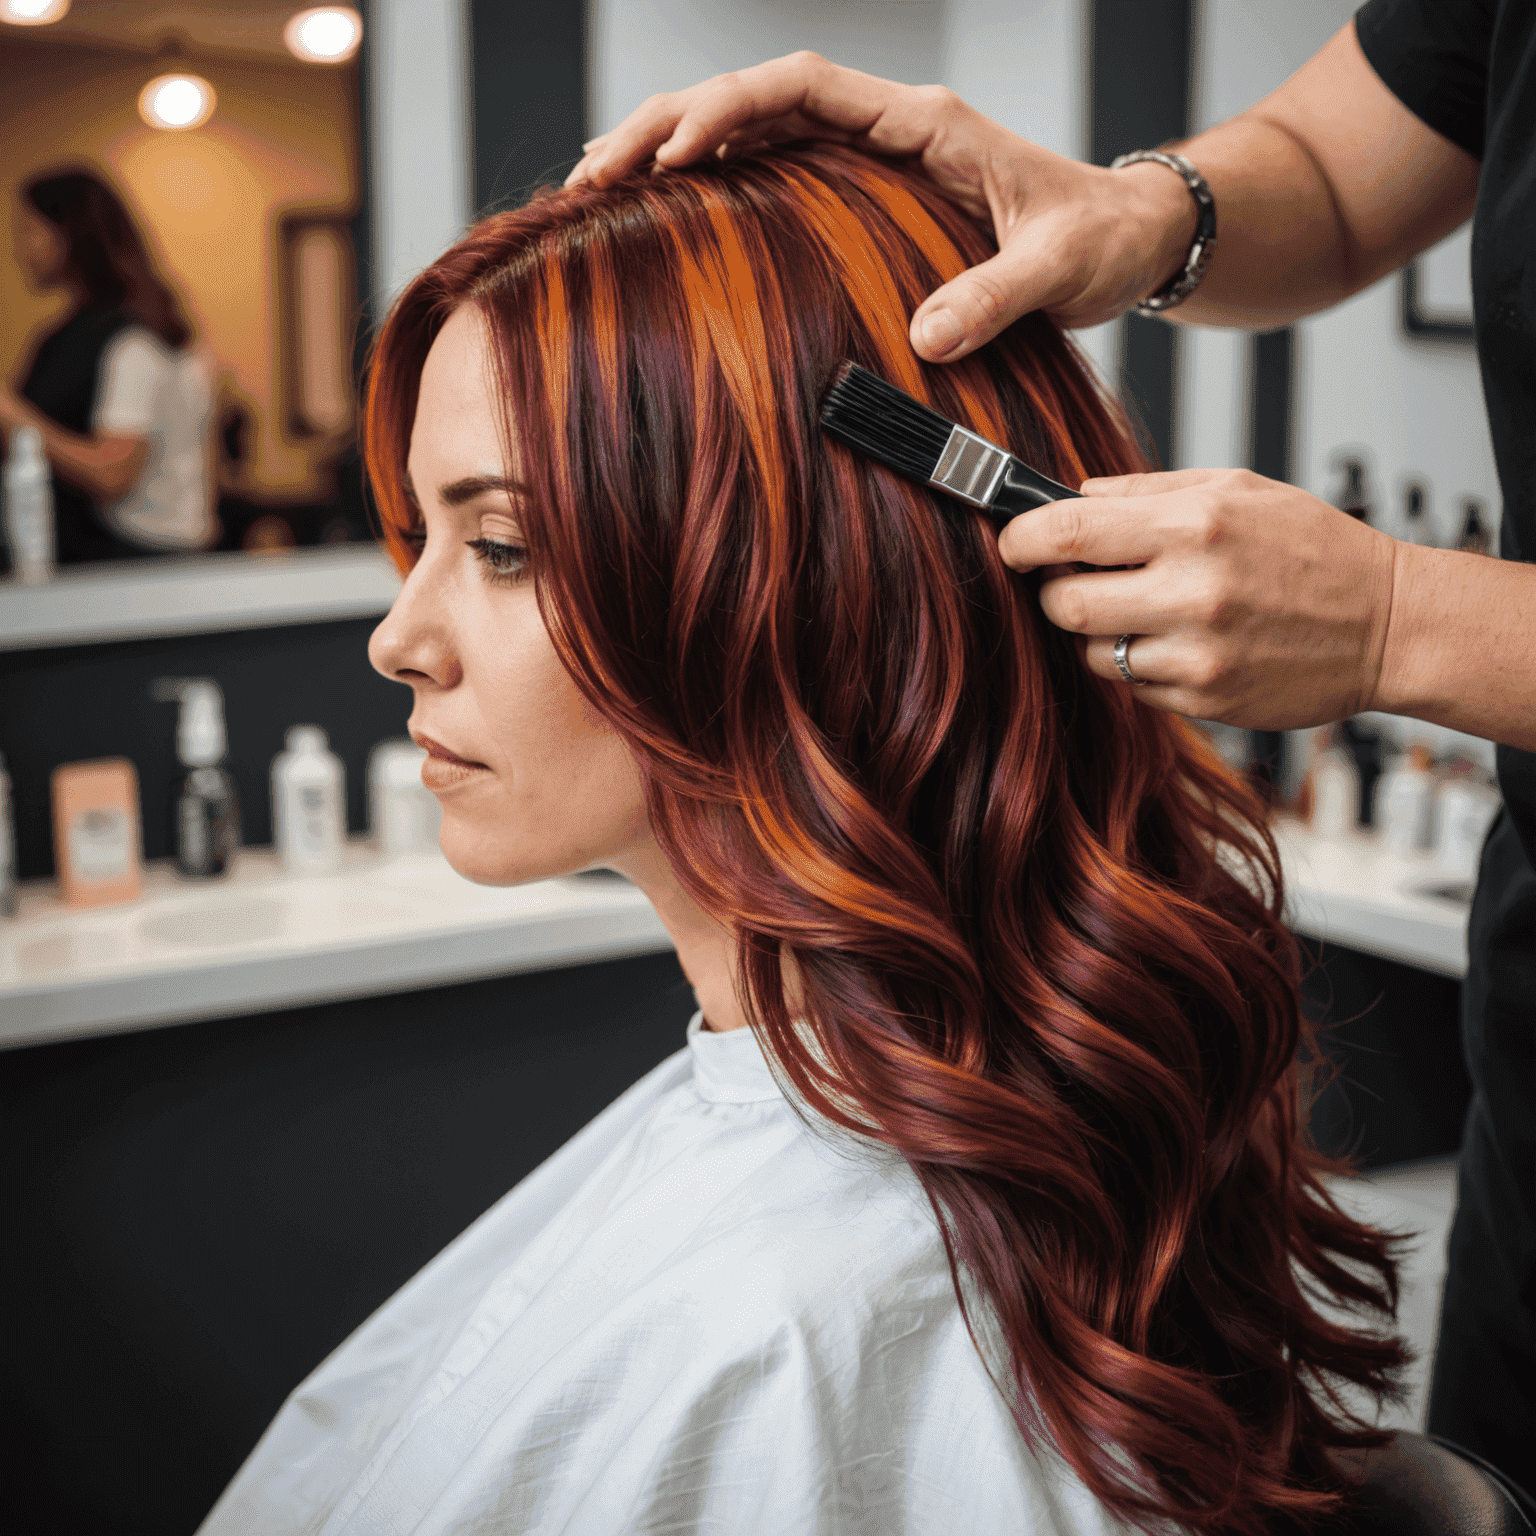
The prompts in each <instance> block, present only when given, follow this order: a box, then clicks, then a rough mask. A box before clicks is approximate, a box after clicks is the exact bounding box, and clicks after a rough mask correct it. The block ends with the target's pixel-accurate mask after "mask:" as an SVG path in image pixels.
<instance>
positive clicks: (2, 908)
mask: <svg viewBox="0 0 1536 1536" xmlns="http://www.w3.org/2000/svg"><path fill="white" fill-rule="evenodd" d="M15 915H16V820H15V817H14V816H13V815H12V813H11V776H10V774H8V773H7V772H6V771H5V758H4V756H3V755H0V917H15Z"/></svg>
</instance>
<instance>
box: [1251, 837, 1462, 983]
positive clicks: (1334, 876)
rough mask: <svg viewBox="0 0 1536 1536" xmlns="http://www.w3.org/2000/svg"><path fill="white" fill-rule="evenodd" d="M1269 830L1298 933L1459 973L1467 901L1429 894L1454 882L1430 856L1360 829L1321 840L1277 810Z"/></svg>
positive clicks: (1445, 972)
mask: <svg viewBox="0 0 1536 1536" xmlns="http://www.w3.org/2000/svg"><path fill="white" fill-rule="evenodd" d="M1274 830H1275V841H1276V842H1277V843H1278V844H1279V846H1280V860H1281V865H1282V867H1283V870H1284V874H1285V897H1286V917H1287V920H1288V921H1289V923H1290V925H1291V927H1292V928H1293V929H1295V931H1296V932H1297V933H1302V934H1305V935H1306V936H1307V937H1308V938H1313V939H1324V940H1326V941H1328V942H1329V943H1333V944H1343V945H1345V946H1347V947H1348V948H1350V949H1359V950H1364V951H1365V952H1366V953H1367V954H1372V955H1381V956H1383V957H1384V958H1386V959H1388V960H1401V961H1403V962H1404V963H1405V964H1407V965H1414V966H1417V967H1419V969H1420V970H1425V971H1436V972H1438V973H1439V974H1440V975H1442V976H1464V975H1465V974H1466V971H1467V915H1468V912H1469V910H1470V908H1469V906H1468V904H1467V903H1465V902H1461V901H1448V900H1446V899H1445V898H1444V897H1441V896H1434V895H1430V894H1428V892H1429V891H1430V890H1432V889H1433V888H1435V887H1437V886H1440V887H1444V886H1445V885H1447V884H1448V883H1453V882H1452V879H1451V877H1449V876H1447V875H1446V874H1445V873H1443V872H1442V871H1441V870H1440V869H1439V867H1438V866H1437V865H1436V863H1435V861H1434V859H1433V858H1432V857H1431V856H1430V855H1428V854H1425V855H1423V856H1421V857H1415V858H1405V857H1403V856H1401V855H1398V854H1394V853H1391V852H1389V851H1388V850H1387V849H1386V848H1384V847H1383V846H1382V845H1381V843H1380V841H1379V840H1378V839H1377V838H1375V837H1373V836H1369V835H1366V834H1361V833H1355V834H1352V835H1350V836H1348V837H1344V838H1337V839H1333V838H1330V839H1326V840H1325V839H1322V838H1318V837H1314V836H1313V835H1312V833H1311V831H1310V830H1309V829H1308V828H1307V827H1306V826H1305V825H1304V824H1303V823H1301V822H1298V821H1293V820H1291V819H1290V818H1289V817H1283V816H1282V817H1278V818H1276V820H1275V823H1274Z"/></svg>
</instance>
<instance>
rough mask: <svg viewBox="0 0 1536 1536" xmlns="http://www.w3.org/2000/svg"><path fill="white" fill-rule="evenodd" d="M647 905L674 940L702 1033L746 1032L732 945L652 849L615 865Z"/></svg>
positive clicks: (725, 932)
mask: <svg viewBox="0 0 1536 1536" xmlns="http://www.w3.org/2000/svg"><path fill="white" fill-rule="evenodd" d="M613 867H614V868H615V869H617V870H618V871H619V873H620V874H622V875H625V876H627V877H628V878H629V879H630V880H632V881H633V882H634V883H635V884H636V885H637V886H639V887H640V889H641V890H642V891H644V892H645V894H646V896H647V897H648V898H649V899H650V903H651V905H652V906H653V907H655V909H656V915H657V916H658V917H659V918H660V919H661V921H662V923H663V924H664V925H665V927H666V930H667V932H668V933H670V934H671V935H672V942H673V943H674V944H675V945H676V946H677V958H678V962H679V963H680V964H681V965H682V968H683V975H685V976H686V977H687V978H688V980H689V982H690V983H691V984H692V986H693V995H694V996H695V997H696V998H697V999H698V1003H699V1007H700V1008H701V1009H703V1011H704V1027H705V1028H706V1029H708V1030H711V1031H712V1032H714V1033H715V1034H723V1033H725V1032H726V1031H728V1030H733V1029H744V1028H746V1025H747V1015H746V1010H745V1009H744V1008H743V1007H742V1006H741V999H740V998H739V997H738V995H737V991H736V941H735V937H734V935H732V933H731V931H730V929H728V928H725V927H723V926H722V925H721V924H720V923H717V922H716V921H715V920H714V918H712V917H710V916H709V914H708V913H706V912H705V911H704V910H703V909H702V908H701V907H700V906H699V905H698V903H697V902H695V901H694V900H693V898H692V897H691V896H689V895H688V893H687V892H686V891H684V889H683V888H682V886H681V884H680V883H679V882H678V878H677V876H676V875H675V874H674V873H673V872H672V866H671V865H670V864H668V863H667V860H666V857H665V856H664V855H663V854H662V851H661V849H660V848H658V847H656V845H655V844H654V843H651V844H649V846H647V847H646V848H644V849H637V850H635V851H634V852H632V853H629V854H626V855H625V856H624V857H623V858H621V859H615V860H614V861H613Z"/></svg>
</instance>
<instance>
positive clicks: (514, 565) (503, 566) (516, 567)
mask: <svg viewBox="0 0 1536 1536" xmlns="http://www.w3.org/2000/svg"><path fill="white" fill-rule="evenodd" d="M465 542H466V543H467V544H468V545H469V547H470V548H471V549H472V550H474V552H475V556H476V558H477V559H478V560H479V561H480V563H481V564H482V565H484V566H485V567H486V568H487V569H488V570H489V571H490V573H491V575H492V576H493V577H494V578H495V579H497V580H500V581H515V580H516V579H517V578H518V577H519V576H521V575H522V574H523V571H524V570H525V569H526V568H527V565H528V551H527V550H526V549H524V548H523V546H522V545H521V544H505V543H503V542H502V541H501V540H500V539H468V540H466V541H465Z"/></svg>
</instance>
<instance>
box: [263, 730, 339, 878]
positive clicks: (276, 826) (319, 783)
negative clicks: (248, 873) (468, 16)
mask: <svg viewBox="0 0 1536 1536" xmlns="http://www.w3.org/2000/svg"><path fill="white" fill-rule="evenodd" d="M285 743H286V746H287V750H286V751H284V752H279V753H278V754H277V756H276V757H274V758H273V759H272V841H273V844H274V845H275V846H276V848H277V852H278V856H279V857H280V858H281V859H282V861H283V867H284V868H285V869H289V870H293V871H294V872H296V873H299V872H302V873H314V872H317V871H321V870H327V869H335V868H336V867H337V866H338V865H339V864H340V863H341V854H342V849H343V848H344V846H345V845H346V837H347V805H346V786H347V781H346V774H345V772H344V770H343V769H342V766H341V759H340V758H339V757H337V756H336V755H335V753H333V752H328V751H327V750H326V738H325V732H324V731H322V730H321V729H320V727H319V726H318V725H296V726H294V727H293V728H292V729H291V730H290V731H289V732H288V735H287V736H286V738H285Z"/></svg>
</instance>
